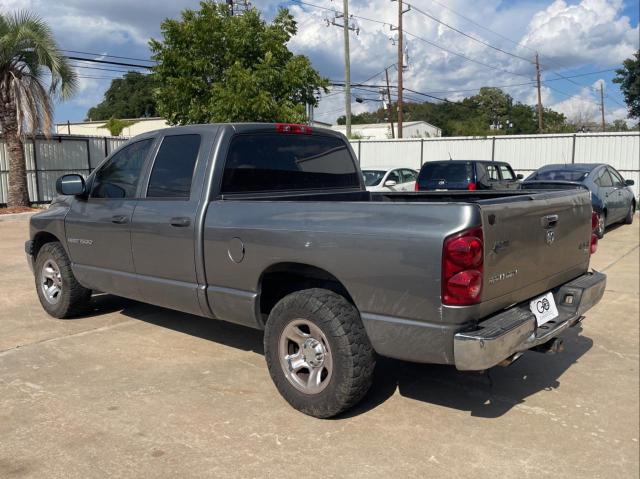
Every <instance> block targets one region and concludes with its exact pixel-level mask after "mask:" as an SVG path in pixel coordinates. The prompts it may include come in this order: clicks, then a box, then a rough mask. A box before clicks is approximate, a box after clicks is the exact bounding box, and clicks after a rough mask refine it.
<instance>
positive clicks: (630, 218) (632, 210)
mask: <svg viewBox="0 0 640 479" xmlns="http://www.w3.org/2000/svg"><path fill="white" fill-rule="evenodd" d="M635 212H636V209H635V207H634V204H633V203H631V204H630V205H629V211H627V216H626V217H625V219H624V224H626V225H630V224H631V223H633V215H634V214H635Z"/></svg>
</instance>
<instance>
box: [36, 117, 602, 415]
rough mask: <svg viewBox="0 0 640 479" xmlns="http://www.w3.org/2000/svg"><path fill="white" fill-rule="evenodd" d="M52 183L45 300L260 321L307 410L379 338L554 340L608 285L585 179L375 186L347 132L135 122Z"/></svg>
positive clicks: (292, 398)
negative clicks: (77, 171) (96, 294)
mask: <svg viewBox="0 0 640 479" xmlns="http://www.w3.org/2000/svg"><path fill="white" fill-rule="evenodd" d="M57 190H58V192H59V193H60V195H61V196H58V197H57V199H56V200H54V201H53V202H52V204H51V206H50V207H49V208H48V209H47V210H46V211H43V212H41V213H39V214H37V215H35V216H33V217H32V218H31V224H30V240H29V241H27V243H26V246H25V249H26V252H27V255H28V258H29V261H30V263H31V265H32V267H33V270H34V272H35V273H34V274H35V284H36V290H37V294H38V297H39V299H40V302H41V303H42V306H43V307H44V309H45V310H46V311H47V312H48V313H49V314H50V315H52V316H54V317H57V318H66V317H70V316H74V315H78V314H80V313H81V312H82V311H83V310H84V308H85V307H86V306H87V304H88V302H89V301H90V298H91V293H92V291H101V292H106V293H111V294H114V295H119V296H124V297H128V298H132V299H135V300H139V301H143V302H146V303H151V304H154V305H158V306H162V307H165V308H170V309H173V310H178V311H183V312H186V313H191V314H195V315H200V316H205V317H208V318H211V319H220V320H225V321H229V322H233V323H238V324H241V325H245V326H248V327H251V328H258V329H262V330H264V350H265V356H266V361H267V366H268V368H269V372H270V374H271V377H272V378H273V381H274V383H275V385H276V387H277V388H278V390H279V392H280V393H281V394H282V396H283V397H284V398H285V399H286V400H287V401H288V402H289V403H290V404H291V405H292V406H293V407H295V408H296V409H298V410H300V411H302V412H304V413H306V414H309V415H312V416H316V417H330V416H333V415H336V414H338V413H340V412H341V411H344V410H345V409H347V408H349V407H350V406H352V405H354V404H355V403H357V402H358V401H359V400H360V399H361V398H362V397H363V396H364V395H365V394H366V392H367V390H368V388H369V386H370V384H371V381H372V374H373V370H374V365H375V357H376V353H377V354H379V355H382V356H387V357H391V358H398V359H401V360H407V361H415V362H422V363H440V364H451V365H455V366H456V367H457V368H458V369H460V370H485V369H487V368H490V367H493V366H495V365H498V364H501V365H507V364H509V363H510V362H512V361H513V360H515V359H517V358H518V357H519V356H520V355H521V354H522V353H523V352H524V351H526V350H531V349H534V350H538V351H546V352H553V351H556V350H559V349H560V346H561V340H560V339H558V336H559V334H560V333H561V332H562V331H564V330H565V329H566V328H568V327H570V326H573V325H575V324H577V323H578V322H579V321H580V320H581V319H582V318H583V314H584V313H585V311H587V310H588V309H589V308H591V307H592V306H593V305H594V304H596V303H597V302H598V301H599V300H600V298H601V297H602V295H603V293H604V289H605V281H606V278H605V276H604V275H603V274H599V273H596V272H589V271H588V269H589V259H590V254H591V253H592V252H593V251H594V246H595V243H594V239H593V238H594V235H593V224H592V211H591V201H590V198H589V193H588V192H587V191H580V190H571V191H545V192H535V191H502V192H500V191H447V192H425V193H422V192H418V193H414V192H410V193H371V192H367V191H366V189H365V186H364V182H363V178H362V174H361V172H360V170H359V167H358V164H357V162H356V159H355V155H354V154H353V151H352V149H351V147H350V145H349V143H348V141H347V140H346V138H345V137H344V136H342V135H340V134H338V133H336V132H332V131H329V130H323V129H315V128H314V129H312V128H310V127H307V126H304V125H289V124H224V125H194V126H188V127H176V128H170V129H165V130H159V131H155V132H152V133H147V134H143V135H140V136H138V137H136V138H134V139H132V140H131V141H129V142H128V143H127V144H126V145H124V146H123V147H121V148H120V149H119V150H117V151H115V152H114V153H113V154H111V155H110V156H109V157H108V158H106V159H105V161H104V162H103V163H102V164H101V165H100V166H99V167H98V168H97V169H96V170H95V171H94V172H93V173H92V174H91V175H89V177H88V178H87V179H86V180H85V179H83V178H82V177H81V176H79V175H65V176H63V177H62V178H60V179H59V180H58V182H57ZM595 241H597V240H595Z"/></svg>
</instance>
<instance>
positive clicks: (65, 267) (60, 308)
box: [34, 242, 91, 318]
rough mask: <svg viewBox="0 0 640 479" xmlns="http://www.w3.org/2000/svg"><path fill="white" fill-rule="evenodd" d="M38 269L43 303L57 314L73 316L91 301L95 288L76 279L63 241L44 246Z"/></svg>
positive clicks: (39, 288)
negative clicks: (83, 284)
mask: <svg viewBox="0 0 640 479" xmlns="http://www.w3.org/2000/svg"><path fill="white" fill-rule="evenodd" d="M34 271H35V281H36V291H37V292H38V299H39V300H40V304H41V305H42V307H43V308H44V310H45V311H46V312H47V313H49V314H50V315H51V316H53V317H54V318H70V317H72V316H75V315H77V314H79V313H81V312H82V311H84V310H85V309H86V308H87V306H88V305H89V301H90V299H91V290H90V289H87V288H85V287H83V286H82V285H80V283H78V281H77V280H76V278H75V276H74V275H73V272H72V271H71V262H70V261H69V257H68V256H67V253H66V252H65V250H64V248H63V247H62V245H61V244H60V243H58V242H52V243H46V244H45V245H44V246H43V247H42V248H40V251H38V256H37V258H36V263H35V269H34Z"/></svg>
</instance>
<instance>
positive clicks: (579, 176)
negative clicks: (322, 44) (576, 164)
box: [528, 170, 589, 181]
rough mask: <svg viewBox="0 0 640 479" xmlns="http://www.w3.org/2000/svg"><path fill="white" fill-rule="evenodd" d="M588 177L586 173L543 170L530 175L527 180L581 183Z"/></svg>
mask: <svg viewBox="0 0 640 479" xmlns="http://www.w3.org/2000/svg"><path fill="white" fill-rule="evenodd" d="M588 175H589V172H588V171H576V170H544V171H538V172H537V173H534V174H533V175H531V176H530V177H529V178H528V179H529V180H542V181H582V180H584V179H585V178H586V177H587V176H588Z"/></svg>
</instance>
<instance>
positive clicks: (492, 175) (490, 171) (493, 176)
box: [485, 165, 498, 181]
mask: <svg viewBox="0 0 640 479" xmlns="http://www.w3.org/2000/svg"><path fill="white" fill-rule="evenodd" d="M485 171H486V172H487V178H488V179H489V180H491V181H498V169H497V168H496V166H495V165H486V166H485Z"/></svg>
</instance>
